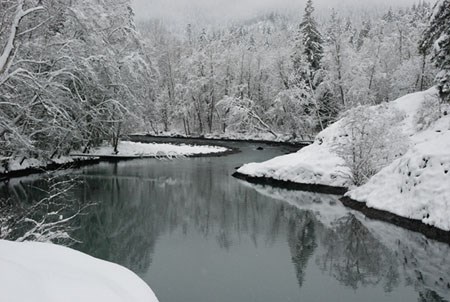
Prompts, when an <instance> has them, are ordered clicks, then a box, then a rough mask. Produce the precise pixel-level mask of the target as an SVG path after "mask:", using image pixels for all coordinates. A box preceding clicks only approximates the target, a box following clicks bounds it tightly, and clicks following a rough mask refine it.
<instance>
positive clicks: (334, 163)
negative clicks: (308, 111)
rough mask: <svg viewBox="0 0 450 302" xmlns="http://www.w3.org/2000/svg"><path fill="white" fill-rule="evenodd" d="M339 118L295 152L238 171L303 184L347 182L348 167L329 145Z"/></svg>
mask: <svg viewBox="0 0 450 302" xmlns="http://www.w3.org/2000/svg"><path fill="white" fill-rule="evenodd" d="M340 125H341V121H338V122H336V123H334V124H332V125H330V126H329V127H328V128H326V129H325V130H323V131H322V132H320V133H319V134H318V135H317V137H316V139H315V141H314V143H313V144H311V145H309V146H306V147H304V148H302V149H300V150H299V151H298V152H296V153H292V154H287V155H282V156H278V157H275V158H273V159H270V160H268V161H265V162H262V163H249V164H246V165H243V166H242V167H241V168H239V169H238V170H237V172H239V173H242V174H246V175H249V176H253V177H268V178H273V179H277V180H284V181H292V182H297V183H304V184H322V185H328V186H335V187H348V186H349V185H350V181H349V178H348V177H346V175H348V174H349V169H348V168H347V167H345V166H344V164H345V162H344V160H343V159H342V158H340V157H339V156H338V155H337V154H336V153H334V152H332V147H333V145H334V144H335V143H336V141H337V140H339V138H340V137H341V136H342V134H341V133H340Z"/></svg>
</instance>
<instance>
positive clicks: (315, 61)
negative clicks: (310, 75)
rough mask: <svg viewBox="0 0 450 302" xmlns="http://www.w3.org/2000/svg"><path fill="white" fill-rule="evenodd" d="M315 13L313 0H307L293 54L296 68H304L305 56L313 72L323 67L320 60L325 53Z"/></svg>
mask: <svg viewBox="0 0 450 302" xmlns="http://www.w3.org/2000/svg"><path fill="white" fill-rule="evenodd" d="M313 13H314V7H313V2H312V0H308V1H307V2H306V7H305V12H304V14H303V20H302V22H301V23H300V25H299V27H298V32H297V35H296V36H295V46H294V52H293V54H292V60H293V64H294V69H295V70H300V69H301V68H303V67H302V65H303V64H304V63H305V62H304V61H303V59H302V57H303V56H304V57H305V60H306V62H307V64H308V68H309V69H310V70H311V72H314V71H317V70H318V69H320V67H321V64H320V61H321V59H322V55H323V47H322V36H321V34H320V32H319V30H318V25H317V23H316V20H315V19H314V16H313Z"/></svg>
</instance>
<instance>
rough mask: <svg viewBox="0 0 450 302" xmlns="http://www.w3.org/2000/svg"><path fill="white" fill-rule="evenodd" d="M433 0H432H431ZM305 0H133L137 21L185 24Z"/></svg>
mask: <svg viewBox="0 0 450 302" xmlns="http://www.w3.org/2000/svg"><path fill="white" fill-rule="evenodd" d="M418 1H419V0H315V1H313V2H314V5H315V7H316V8H317V11H318V12H319V13H320V12H324V11H326V10H329V9H331V8H336V9H344V8H346V7H351V8H356V9H367V10H369V9H374V8H375V7H386V8H387V7H389V6H392V7H395V6H410V5H412V4H414V3H417V2H418ZM431 1H432V0H431ZM305 2H306V0H133V7H134V10H135V13H136V17H137V19H138V20H142V19H153V18H158V19H163V20H165V21H166V22H174V23H183V22H190V21H191V20H197V21H200V22H201V21H203V22H217V23H221V22H223V21H228V20H236V19H238V20H242V19H248V18H251V17H254V16H255V15H258V14H259V13H261V12H267V11H281V12H283V11H287V12H293V11H299V14H300V12H301V11H302V10H303V7H304V5H305Z"/></svg>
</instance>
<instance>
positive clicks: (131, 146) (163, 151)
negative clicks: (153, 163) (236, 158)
mask: <svg viewBox="0 0 450 302" xmlns="http://www.w3.org/2000/svg"><path fill="white" fill-rule="evenodd" d="M117 149H118V151H119V153H117V154H114V152H113V149H112V147H111V146H105V147H100V148H96V149H94V150H92V151H91V152H90V154H91V155H97V156H114V155H117V156H121V157H123V156H125V157H182V156H192V155H199V154H216V153H222V152H226V151H228V149H227V148H225V147H218V146H201V145H184V144H183V145H174V144H159V143H158V144H157V143H135V142H129V141H123V142H120V143H119V146H118V148H117Z"/></svg>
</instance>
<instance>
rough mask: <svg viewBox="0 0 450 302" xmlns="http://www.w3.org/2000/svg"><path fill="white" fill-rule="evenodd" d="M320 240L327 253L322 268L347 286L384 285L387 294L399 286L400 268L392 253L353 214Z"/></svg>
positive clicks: (339, 222) (337, 221) (344, 218)
mask: <svg viewBox="0 0 450 302" xmlns="http://www.w3.org/2000/svg"><path fill="white" fill-rule="evenodd" d="M321 241H322V244H323V246H324V247H325V250H326V252H325V253H324V254H323V255H322V256H319V257H318V259H317V262H318V264H319V266H320V268H321V269H322V270H323V271H324V272H328V273H329V274H331V275H333V276H334V277H335V278H336V279H337V280H338V281H339V282H341V283H342V284H344V285H345V286H349V287H351V288H353V289H357V288H358V287H359V286H367V285H377V284H379V283H380V282H381V283H382V284H383V288H384V289H385V291H387V292H390V291H392V290H393V288H395V287H397V286H398V284H399V273H398V268H397V267H398V265H397V263H396V261H395V258H394V256H393V255H392V253H391V251H390V250H389V249H388V248H387V247H386V246H384V245H383V244H382V243H381V242H380V241H379V240H377V238H375V236H374V235H373V234H372V233H371V232H370V231H369V230H368V229H367V228H366V227H365V226H364V225H363V224H362V223H361V221H359V220H358V219H357V218H356V217H355V216H354V215H353V214H348V215H346V216H344V217H342V218H340V219H338V220H336V221H335V222H334V223H333V225H332V227H331V228H329V229H327V230H326V231H325V234H324V236H323V238H321ZM380 263H382V264H383V265H380Z"/></svg>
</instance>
